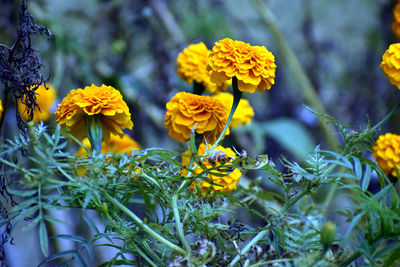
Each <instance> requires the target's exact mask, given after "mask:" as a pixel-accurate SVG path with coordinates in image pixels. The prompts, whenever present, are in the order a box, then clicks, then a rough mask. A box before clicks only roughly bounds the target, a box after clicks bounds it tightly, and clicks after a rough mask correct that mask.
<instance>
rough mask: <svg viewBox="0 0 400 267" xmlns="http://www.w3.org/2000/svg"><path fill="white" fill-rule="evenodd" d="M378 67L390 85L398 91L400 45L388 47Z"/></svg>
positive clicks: (399, 87)
mask: <svg viewBox="0 0 400 267" xmlns="http://www.w3.org/2000/svg"><path fill="white" fill-rule="evenodd" d="M380 66H381V69H382V70H383V73H384V74H385V75H386V77H388V79H389V81H390V83H392V84H393V85H395V86H397V88H398V89H400V43H396V44H391V45H390V46H389V48H388V49H387V50H386V51H385V53H384V54H383V56H382V62H381V65H380Z"/></svg>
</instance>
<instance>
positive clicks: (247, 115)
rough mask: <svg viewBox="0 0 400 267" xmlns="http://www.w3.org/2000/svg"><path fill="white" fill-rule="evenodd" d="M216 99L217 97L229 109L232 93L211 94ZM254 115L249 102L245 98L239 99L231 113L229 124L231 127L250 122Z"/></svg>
mask: <svg viewBox="0 0 400 267" xmlns="http://www.w3.org/2000/svg"><path fill="white" fill-rule="evenodd" d="M213 97H214V98H216V99H219V100H220V101H221V102H222V103H224V105H225V106H226V107H227V108H228V109H230V108H231V107H232V103H233V95H232V94H230V93H225V92H222V93H219V94H216V95H214V96H213ZM253 117H254V110H253V108H252V107H251V106H250V103H249V101H248V100H247V99H243V98H242V99H240V101H239V105H238V106H237V108H236V111H235V113H234V114H233V117H232V120H231V124H230V125H229V126H230V127H232V128H236V127H238V126H240V125H245V124H247V123H250V122H251V120H252V119H253Z"/></svg>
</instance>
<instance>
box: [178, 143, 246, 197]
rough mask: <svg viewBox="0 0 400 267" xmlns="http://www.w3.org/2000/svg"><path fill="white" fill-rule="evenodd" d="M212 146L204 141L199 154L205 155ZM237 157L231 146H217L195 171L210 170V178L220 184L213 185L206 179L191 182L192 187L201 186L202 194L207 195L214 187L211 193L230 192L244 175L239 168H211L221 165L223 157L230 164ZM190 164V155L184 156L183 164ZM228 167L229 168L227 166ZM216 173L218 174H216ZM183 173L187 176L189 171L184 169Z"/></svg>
mask: <svg viewBox="0 0 400 267" xmlns="http://www.w3.org/2000/svg"><path fill="white" fill-rule="evenodd" d="M210 148H211V145H210V144H208V145H207V146H206V145H205V144H204V143H202V144H200V146H199V149H198V155H199V156H203V155H204V154H205V153H206V151H207V150H209V149H210ZM185 154H188V155H190V151H186V152H185ZM235 157H236V153H235V152H233V151H232V149H230V148H224V147H222V146H217V147H216V148H215V149H214V151H213V152H211V153H210V156H209V157H208V158H206V159H205V160H203V161H202V162H201V165H202V166H200V165H199V166H197V167H196V169H195V170H194V172H195V173H196V174H200V173H202V172H204V171H205V170H210V174H208V176H207V177H208V179H210V180H211V181H212V182H213V183H215V184H218V185H212V184H210V183H209V182H207V181H206V180H204V179H203V180H202V181H195V182H193V183H192V184H191V187H190V188H191V189H192V190H194V189H195V188H200V190H201V195H203V196H204V195H205V194H206V192H207V191H208V190H209V188H210V187H212V189H211V191H210V193H214V192H221V193H230V192H232V190H235V189H236V184H237V183H238V182H239V181H240V176H241V175H242V173H241V171H240V170H239V169H236V168H235V169H233V170H229V171H228V170H227V171H219V170H211V169H212V168H215V167H217V166H220V165H221V164H222V163H221V162H220V160H221V159H223V160H225V161H224V163H223V164H225V165H227V166H229V164H230V163H231V162H232V161H233V160H234V158H235ZM189 164H190V156H185V157H183V158H182V165H184V166H186V167H188V166H189ZM227 169H228V168H227ZM214 174H216V175H214ZM182 175H183V176H186V175H187V171H186V170H185V171H182Z"/></svg>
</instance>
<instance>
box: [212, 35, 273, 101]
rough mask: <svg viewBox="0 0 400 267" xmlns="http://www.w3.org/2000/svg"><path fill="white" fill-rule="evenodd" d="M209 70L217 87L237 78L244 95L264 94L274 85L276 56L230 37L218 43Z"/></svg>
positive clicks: (213, 51)
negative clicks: (246, 93)
mask: <svg viewBox="0 0 400 267" xmlns="http://www.w3.org/2000/svg"><path fill="white" fill-rule="evenodd" d="M207 69H208V70H211V81H212V82H215V83H217V84H221V83H223V82H224V81H226V80H229V79H231V78H232V77H236V78H237V79H238V87H239V90H240V91H242V92H249V93H254V92H255V90H256V89H257V91H259V92H260V93H261V92H263V91H264V90H266V89H268V90H269V89H271V86H272V84H274V83H275V69H276V64H275V57H274V55H273V54H272V53H271V52H270V51H268V50H267V48H265V47H264V46H251V45H250V44H248V43H244V42H241V41H233V40H231V39H229V38H225V39H223V40H221V41H219V42H217V43H215V46H214V47H213V50H212V52H211V54H210V58H209V61H208V66H207Z"/></svg>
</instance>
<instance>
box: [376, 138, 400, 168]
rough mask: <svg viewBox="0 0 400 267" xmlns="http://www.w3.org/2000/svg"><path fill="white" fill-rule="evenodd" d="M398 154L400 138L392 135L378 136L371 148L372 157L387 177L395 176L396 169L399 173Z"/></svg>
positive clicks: (399, 161) (399, 159)
mask: <svg viewBox="0 0 400 267" xmlns="http://www.w3.org/2000/svg"><path fill="white" fill-rule="evenodd" d="M399 153H400V136H399V135H396V134H392V133H386V134H385V135H381V136H379V138H378V140H377V141H376V142H375V145H374V146H373V147H372V156H373V157H374V158H375V161H376V163H377V164H378V166H379V167H380V168H381V169H382V171H383V172H384V173H386V174H387V175H389V174H390V175H393V176H397V174H396V169H397V170H398V171H399V172H400V157H399Z"/></svg>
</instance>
